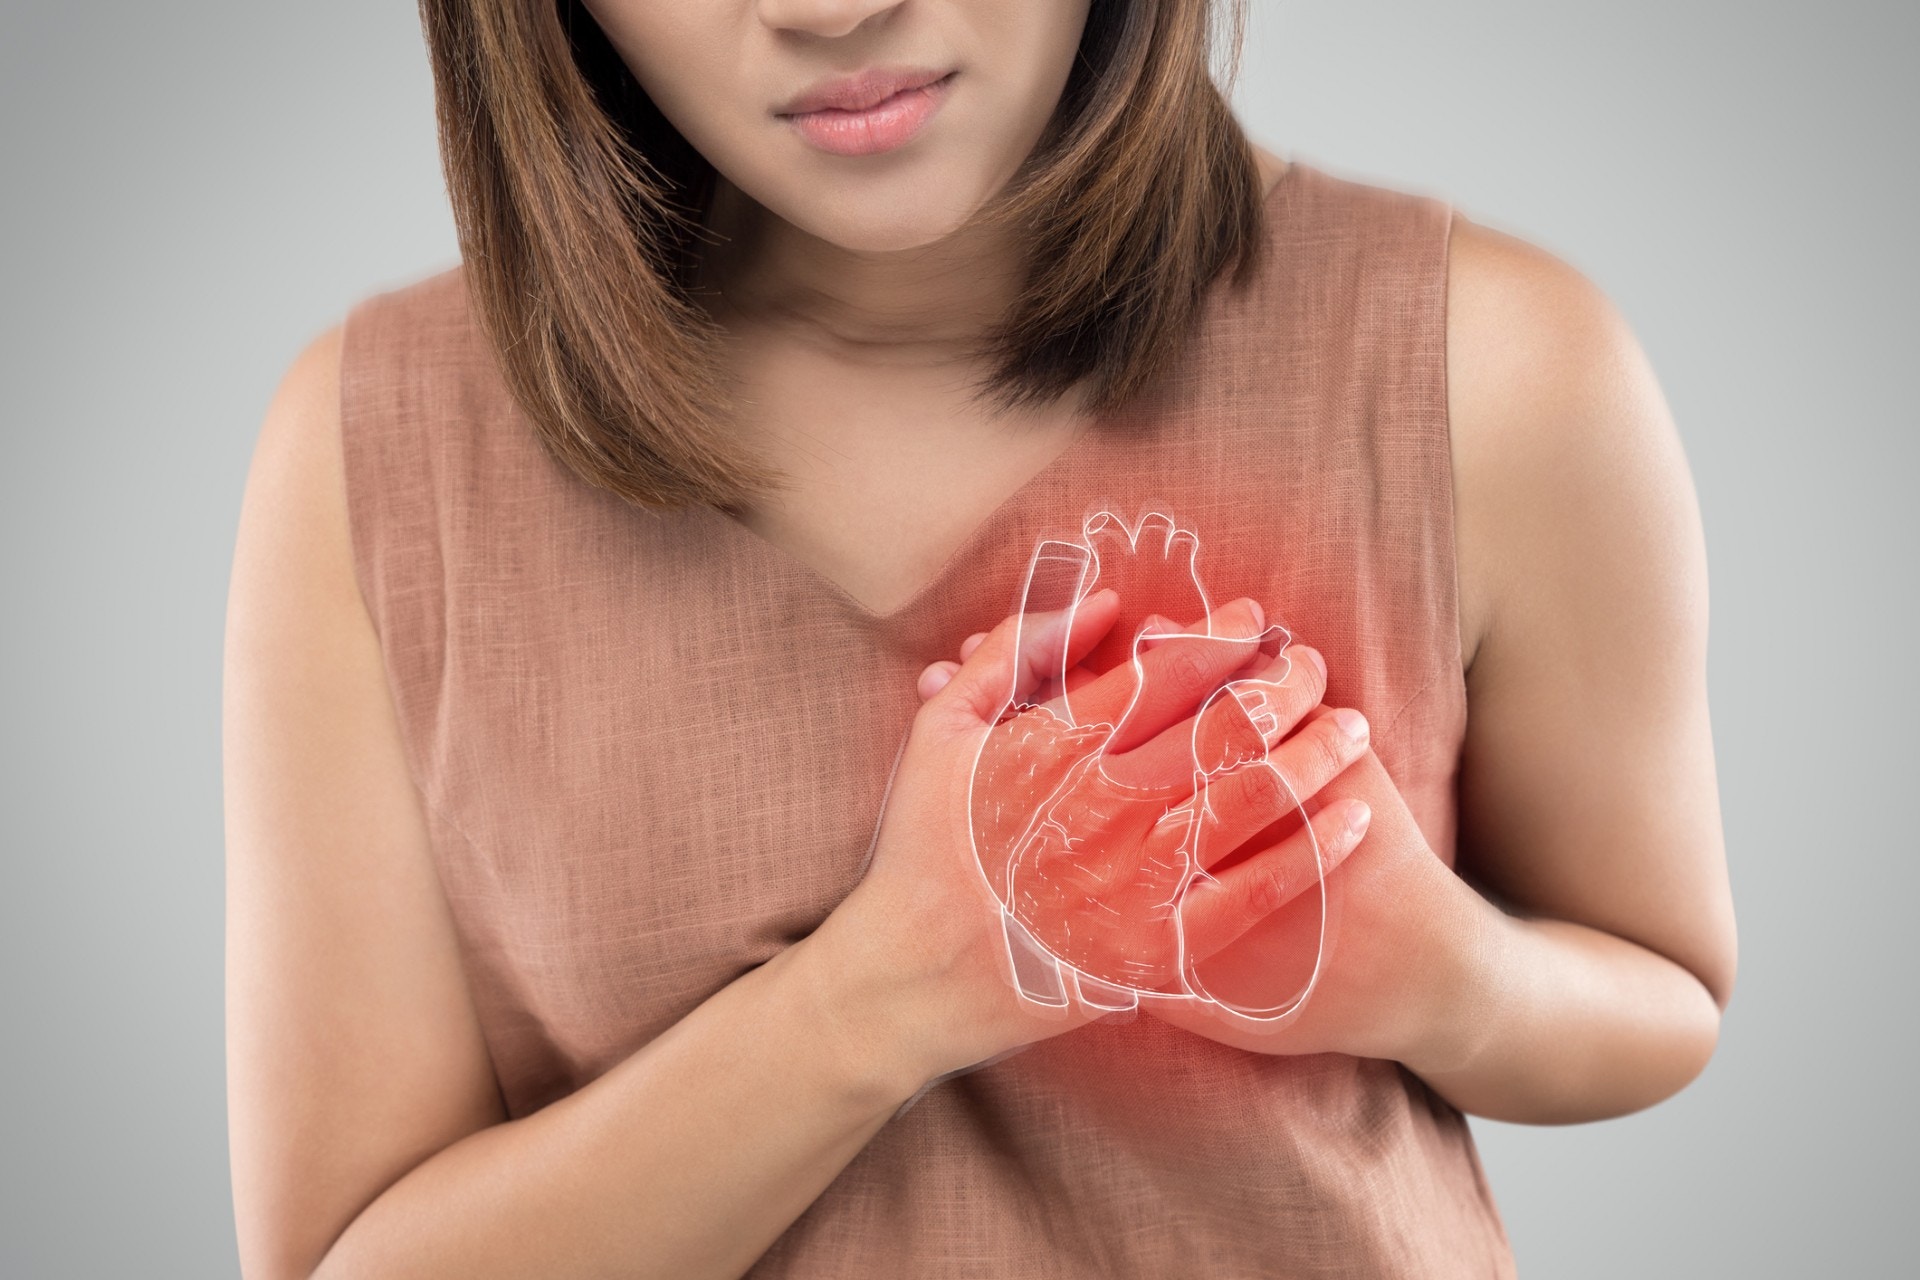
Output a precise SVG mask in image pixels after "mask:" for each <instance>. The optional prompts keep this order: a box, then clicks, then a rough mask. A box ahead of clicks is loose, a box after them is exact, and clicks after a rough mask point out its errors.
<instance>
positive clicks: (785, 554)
mask: <svg viewBox="0 0 1920 1280" xmlns="http://www.w3.org/2000/svg"><path fill="white" fill-rule="evenodd" d="M1112 431H1113V415H1112V414H1110V413H1094V414H1091V415H1089V419H1088V421H1087V422H1086V423H1085V424H1084V425H1082V426H1081V428H1080V429H1079V430H1078V431H1076V432H1075V433H1074V436H1073V439H1071V440H1069V441H1068V442H1067V444H1066V447H1065V448H1063V449H1061V450H1060V451H1059V452H1058V453H1056V454H1054V455H1053V457H1052V458H1051V459H1050V460H1049V461H1048V462H1047V463H1046V465H1044V466H1042V467H1041V468H1040V469H1039V470H1038V471H1036V472H1034V473H1033V474H1032V475H1030V476H1028V477H1027V478H1026V480H1024V481H1023V482H1021V484H1020V485H1019V487H1018V488H1016V489H1014V491H1013V492H1012V493H1009V494H1008V495H1007V496H1006V497H1004V498H1002V499H1001V500H1000V501H999V503H997V504H996V505H995V506H994V507H993V509H992V510H990V511H989V512H987V514H986V515H985V516H984V517H983V518H982V519H981V520H980V521H979V523H977V524H976V525H974V527H973V528H972V529H971V530H970V531H969V532H968V533H967V535H966V536H965V537H964V538H962V539H961V540H960V544H959V545H958V546H956V547H955V548H954V549H953V550H952V551H951V552H950V553H948V555H947V556H946V558H945V559H944V560H942V561H941V562H940V567H939V568H938V569H935V570H934V572H933V576H932V577H931V578H930V579H928V580H927V581H926V582H924V583H922V584H921V585H920V586H918V587H916V588H915V589H914V590H913V592H912V593H911V594H910V595H908V596H907V598H906V599H905V600H903V601H901V602H900V603H899V604H897V605H895V606H894V607H892V608H890V609H874V608H872V607H871V606H869V605H867V604H865V603H864V602H862V601H861V600H859V599H857V598H856V597H855V596H854V594H853V593H852V592H851V591H848V590H847V589H846V588H845V587H843V586H841V585H840V583H839V582H838V581H836V580H835V579H833V578H831V577H829V576H827V575H826V574H825V573H822V572H821V571H820V570H818V569H816V568H814V567H813V566H812V565H811V564H809V563H807V562H806V561H805V560H802V559H801V558H800V557H799V556H797V555H795V554H794V553H793V552H791V551H789V550H787V549H786V548H785V547H783V546H781V545H780V544H779V543H777V542H774V541H773V540H772V539H770V538H767V537H764V536H763V535H761V534H760V533H758V532H756V531H755V530H753V529H752V528H750V527H748V526H747V525H746V524H745V523H743V522H741V521H740V520H737V519H735V518H734V517H732V516H730V515H728V514H726V513H725V512H724V511H719V510H716V509H714V508H713V507H708V506H697V507H694V508H692V510H694V511H696V512H698V513H701V514H703V515H704V516H706V517H708V518H709V519H711V520H714V521H718V522H719V523H720V524H721V525H723V526H725V527H724V528H723V530H722V536H727V537H733V538H745V539H748V540H749V545H753V546H756V547H757V550H758V554H759V555H760V557H761V558H762V559H764V560H769V561H772V562H773V563H775V564H777V565H778V566H779V567H780V569H781V570H782V571H784V572H786V573H788V574H791V575H793V576H795V577H798V578H800V579H802V580H804V582H805V583H806V585H807V587H808V589H809V590H811V591H813V592H815V593H817V594H819V595H822V596H827V597H830V598H831V599H832V600H833V601H834V603H835V604H837V605H838V606H839V607H840V608H841V609H842V610H843V611H844V612H846V613H849V614H851V615H853V616H854V617H855V618H857V619H859V620H860V621H862V622H864V623H867V624H869V625H872V626H876V627H886V626H892V625H894V624H896V623H898V622H900V621H901V620H902V619H904V618H907V617H910V616H912V615H913V614H915V613H917V612H918V611H919V610H920V608H921V606H922V605H924V604H925V603H926V602H927V601H928V600H930V599H932V598H933V597H934V596H935V595H937V594H940V592H941V589H942V588H943V587H945V586H947V585H948V584H949V581H950V580H951V578H952V577H953V575H954V574H955V573H956V572H957V571H958V569H959V566H960V565H961V564H962V563H964V562H965V561H967V560H969V559H971V558H972V553H973V552H974V551H975V550H976V549H977V548H978V547H979V546H980V544H981V543H982V542H984V541H985V540H986V539H987V538H988V537H989V536H990V535H991V534H992V533H993V532H994V531H995V530H996V529H997V527H998V526H999V525H1000V523H1001V521H1002V520H1004V519H1005V518H1006V517H1007V516H1009V515H1011V514H1012V513H1013V511H1014V509H1015V508H1016V507H1017V506H1019V505H1020V504H1021V500H1022V499H1024V498H1025V497H1026V496H1027V495H1028V494H1030V493H1032V492H1033V491H1034V490H1035V489H1038V488H1039V487H1040V486H1041V485H1043V484H1045V483H1047V482H1048V481H1049V480H1051V479H1052V478H1053V477H1054V476H1055V475H1056V474H1058V473H1059V472H1061V471H1063V470H1065V469H1066V468H1067V467H1068V466H1070V465H1071V464H1072V463H1073V462H1075V461H1076V460H1077V459H1078V456H1079V455H1080V454H1081V453H1083V452H1085V451H1086V450H1087V449H1089V448H1091V447H1092V444H1093V443H1095V440H1094V437H1096V436H1099V437H1102V438H1105V437H1108V436H1111V434H1112Z"/></svg>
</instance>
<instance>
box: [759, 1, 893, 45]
mask: <svg viewBox="0 0 1920 1280" xmlns="http://www.w3.org/2000/svg"><path fill="white" fill-rule="evenodd" d="M900 4H901V0H760V21H762V22H763V23H765V24H766V25H767V26H769V27H772V28H774V29H776V30H781V31H805V32H807V33H808V34H810V35H816V36H829V37H831V36H844V35H846V34H847V33H848V32H850V31H853V30H855V29H856V28H858V27H860V26H862V25H863V24H865V23H866V22H868V21H869V20H871V19H872V18H874V17H875V16H877V15H878V14H881V13H885V12H887V11H889V10H893V9H897V8H899V7H900Z"/></svg>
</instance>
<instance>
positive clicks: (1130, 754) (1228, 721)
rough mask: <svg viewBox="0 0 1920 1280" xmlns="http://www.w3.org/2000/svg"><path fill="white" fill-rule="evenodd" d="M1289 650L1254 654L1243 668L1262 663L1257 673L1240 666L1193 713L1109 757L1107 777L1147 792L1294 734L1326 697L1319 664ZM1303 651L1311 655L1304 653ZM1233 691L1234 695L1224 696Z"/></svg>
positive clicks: (1257, 753)
mask: <svg viewBox="0 0 1920 1280" xmlns="http://www.w3.org/2000/svg"><path fill="white" fill-rule="evenodd" d="M1304 649H1305V646H1303V645H1295V646H1292V648H1291V649H1290V650H1288V651H1286V652H1282V653H1281V654H1280V655H1278V656H1277V657H1274V658H1272V659H1268V658H1267V657H1266V656H1265V655H1261V654H1256V655H1255V657H1254V658H1253V659H1252V660H1251V661H1250V662H1249V663H1248V664H1247V665H1248V666H1251V665H1252V664H1253V663H1254V662H1258V663H1260V664H1262V666H1261V667H1259V668H1258V669H1257V674H1256V673H1254V672H1248V671H1246V670H1245V669H1244V668H1243V669H1242V672H1241V674H1239V675H1238V676H1237V677H1236V678H1235V679H1233V680H1231V681H1229V682H1228V684H1227V685H1226V687H1225V689H1223V690H1222V692H1221V693H1220V694H1216V695H1215V696H1214V697H1212V698H1210V699H1209V700H1208V701H1207V703H1206V705H1205V706H1203V707H1202V708H1201V709H1200V711H1199V713H1198V714H1197V715H1192V716H1189V717H1187V718H1186V719H1185V720H1182V721H1181V722H1180V723H1179V724H1176V725H1171V726H1169V727H1167V728H1166V729H1163V730H1161V731H1160V732H1159V733H1158V734H1156V735H1154V737H1152V738H1151V739H1149V740H1148V741H1146V742H1144V743H1141V744H1140V745H1139V746H1137V747H1135V748H1134V749H1133V750H1131V751H1124V752H1119V753H1113V752H1111V751H1110V752H1109V755H1108V758H1107V760H1106V763H1105V765H1104V768H1105V769H1106V771H1107V775H1108V776H1109V777H1111V778H1113V779H1115V780H1116V781H1118V782H1120V783H1122V784H1124V785H1127V786H1138V787H1152V786H1154V785H1156V784H1157V783H1158V782H1159V781H1161V780H1164V779H1166V778H1169V777H1171V776H1174V775H1176V774H1177V775H1180V776H1182V777H1185V775H1186V774H1187V773H1189V772H1190V771H1192V770H1193V769H1195V768H1198V769H1199V770H1200V771H1201V772H1203V773H1215V772H1218V771H1219V770H1221V769H1226V768H1231V767H1232V766H1234V765H1237V764H1241V763H1244V762H1245V761H1248V760H1253V759H1258V758H1259V757H1261V756H1264V755H1265V754H1266V749H1267V748H1270V747H1272V746H1273V745H1275V744H1276V743H1278V742H1279V741H1280V740H1281V739H1282V738H1283V737H1285V736H1286V735H1287V734H1289V733H1291V732H1293V729H1294V727H1295V726H1296V725H1298V724H1299V723H1300V718H1301V717H1302V716H1304V715H1305V714H1306V713H1307V712H1308V711H1309V710H1311V709H1312V708H1313V707H1314V706H1316V705H1318V703H1319V702H1320V699H1321V698H1323V697H1324V696H1326V677H1325V676H1323V675H1321V674H1320V670H1321V669H1320V667H1319V665H1318V664H1316V663H1314V662H1311V661H1307V660H1305V659H1295V658H1292V657H1290V654H1291V653H1292V652H1293V651H1294V650H1304ZM1308 652H1311V651H1310V650H1309V651H1308ZM1228 691H1231V693H1232V697H1230V698H1229V697H1226V696H1224V695H1225V694H1226V693H1227V692H1228Z"/></svg>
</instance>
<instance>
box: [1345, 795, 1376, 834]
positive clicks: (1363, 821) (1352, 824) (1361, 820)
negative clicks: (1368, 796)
mask: <svg viewBox="0 0 1920 1280" xmlns="http://www.w3.org/2000/svg"><path fill="white" fill-rule="evenodd" d="M1371 821H1373V810H1372V809H1369V808H1368V807H1367V802H1366V801H1365V800H1355V801H1354V802H1353V803H1352V804H1350V805H1349V806H1347V830H1348V831H1350V832H1352V833H1353V834H1354V835H1356V836H1357V835H1359V834H1360V833H1361V832H1362V831H1365V830H1366V829H1367V823H1369V822H1371Z"/></svg>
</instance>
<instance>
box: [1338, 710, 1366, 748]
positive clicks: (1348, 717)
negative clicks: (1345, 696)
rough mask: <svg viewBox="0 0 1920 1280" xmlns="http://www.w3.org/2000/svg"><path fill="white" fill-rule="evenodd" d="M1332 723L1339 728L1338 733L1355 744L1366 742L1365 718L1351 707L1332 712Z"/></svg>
mask: <svg viewBox="0 0 1920 1280" xmlns="http://www.w3.org/2000/svg"><path fill="white" fill-rule="evenodd" d="M1333 722H1334V723H1335V724H1337V725H1339V726H1340V732H1342V733H1344V734H1346V735H1347V736H1348V737H1349V738H1352V739H1353V740H1354V741H1355V742H1365V741H1366V740H1367V718H1366V717H1365V716H1363V715H1361V714H1360V713H1359V712H1358V711H1355V710H1354V709H1353V708H1352V707H1342V708H1340V709H1339V710H1338V711H1336V712H1334V713H1333Z"/></svg>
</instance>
